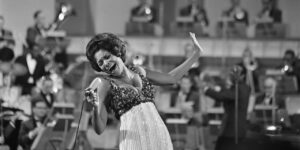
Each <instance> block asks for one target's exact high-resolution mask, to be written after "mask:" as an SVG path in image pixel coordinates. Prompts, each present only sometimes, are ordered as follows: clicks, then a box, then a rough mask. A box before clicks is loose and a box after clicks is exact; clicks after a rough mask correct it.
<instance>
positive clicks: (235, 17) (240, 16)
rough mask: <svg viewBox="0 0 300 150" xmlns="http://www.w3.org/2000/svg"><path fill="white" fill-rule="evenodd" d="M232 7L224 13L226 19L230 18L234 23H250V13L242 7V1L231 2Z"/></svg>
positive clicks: (233, 0)
mask: <svg viewBox="0 0 300 150" xmlns="http://www.w3.org/2000/svg"><path fill="white" fill-rule="evenodd" d="M230 2H231V7H230V8H229V9H228V10H225V11H224V12H223V14H222V15H223V16H224V17H228V18H230V20H232V21H234V22H241V23H244V24H246V25H248V23H249V19H248V12H247V11H246V10H245V9H244V8H242V7H241V5H240V0H230Z"/></svg>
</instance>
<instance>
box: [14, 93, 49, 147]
mask: <svg viewBox="0 0 300 150" xmlns="http://www.w3.org/2000/svg"><path fill="white" fill-rule="evenodd" d="M31 105H32V116H31V117H30V119H29V120H27V121H25V122H22V124H21V128H20V132H19V143H20V145H21V147H22V148H23V150H30V148H31V145H32V143H33V141H34V139H35V138H36V136H37V135H38V134H40V133H41V132H42V131H43V129H44V128H45V122H46V120H47V114H48V106H47V104H46V102H45V101H44V99H43V98H42V97H40V96H38V97H34V98H32V103H31Z"/></svg>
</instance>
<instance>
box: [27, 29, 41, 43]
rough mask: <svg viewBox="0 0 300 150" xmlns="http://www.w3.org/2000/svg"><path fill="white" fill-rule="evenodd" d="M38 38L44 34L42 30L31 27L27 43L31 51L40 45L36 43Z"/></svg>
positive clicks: (28, 30)
mask: <svg viewBox="0 0 300 150" xmlns="http://www.w3.org/2000/svg"><path fill="white" fill-rule="evenodd" d="M38 36H42V33H41V30H40V29H39V28H38V27H37V26H36V25H34V26H31V27H29V28H28V29H27V34H26V43H27V45H28V48H29V49H32V48H33V46H35V45H37V44H38V43H36V38H37V37H38Z"/></svg>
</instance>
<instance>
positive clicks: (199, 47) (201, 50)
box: [190, 32, 204, 53]
mask: <svg viewBox="0 0 300 150" xmlns="http://www.w3.org/2000/svg"><path fill="white" fill-rule="evenodd" d="M190 37H191V38H192V40H193V43H194V45H195V46H196V50H197V51H196V52H198V53H201V52H203V51H204V50H203V48H202V47H201V46H200V44H199V42H198V40H197V38H196V35H195V33H193V32H190Z"/></svg>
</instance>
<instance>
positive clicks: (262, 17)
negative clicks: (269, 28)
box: [257, 0, 282, 23]
mask: <svg viewBox="0 0 300 150" xmlns="http://www.w3.org/2000/svg"><path fill="white" fill-rule="evenodd" d="M261 2H262V6H263V7H262V10H261V11H260V12H259V13H258V15H257V21H261V22H271V23H281V22H282V12H281V10H280V9H278V8H277V2H275V0H261Z"/></svg>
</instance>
